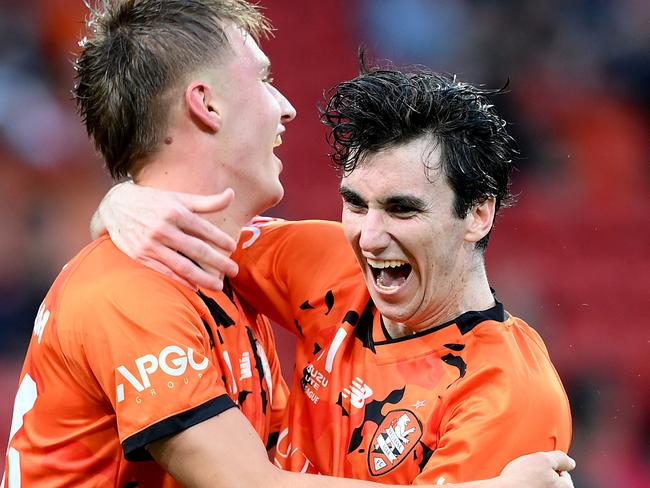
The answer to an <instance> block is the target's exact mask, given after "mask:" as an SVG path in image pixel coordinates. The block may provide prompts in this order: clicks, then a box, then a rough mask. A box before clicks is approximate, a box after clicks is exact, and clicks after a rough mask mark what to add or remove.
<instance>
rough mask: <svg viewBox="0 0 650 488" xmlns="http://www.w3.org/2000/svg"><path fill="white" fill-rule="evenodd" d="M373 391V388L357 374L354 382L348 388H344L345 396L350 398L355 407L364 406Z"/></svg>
mask: <svg viewBox="0 0 650 488" xmlns="http://www.w3.org/2000/svg"><path fill="white" fill-rule="evenodd" d="M372 393H373V391H372V388H370V387H369V386H368V385H367V384H365V383H364V382H363V380H362V379H361V378H359V377H358V376H357V377H356V378H355V379H354V380H352V384H351V385H350V386H349V387H348V388H344V389H343V392H342V395H343V398H348V397H349V398H350V403H352V406H353V407H357V408H362V407H363V405H364V404H365V403H366V399H367V398H370V397H371V396H372Z"/></svg>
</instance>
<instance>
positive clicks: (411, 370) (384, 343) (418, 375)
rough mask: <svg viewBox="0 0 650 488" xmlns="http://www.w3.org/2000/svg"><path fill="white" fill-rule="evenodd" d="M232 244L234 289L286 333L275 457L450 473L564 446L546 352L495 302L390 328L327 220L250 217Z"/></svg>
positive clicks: (485, 474) (560, 407) (431, 478)
mask: <svg viewBox="0 0 650 488" xmlns="http://www.w3.org/2000/svg"><path fill="white" fill-rule="evenodd" d="M235 257H236V259H237V260H238V262H239V265H240V273H239V275H238V277H237V278H236V281H235V282H234V286H235V289H236V290H237V291H238V293H240V295H241V296H243V297H245V298H246V299H247V300H248V301H249V302H250V303H251V304H252V305H253V306H255V307H256V309H257V310H259V311H260V312H261V313H264V314H266V315H268V316H269V317H270V318H272V319H274V320H275V321H277V322H278V323H279V324H281V325H283V326H284V327H287V328H288V329H290V330H291V331H292V332H293V333H294V334H296V335H297V336H298V345H297V351H296V369H295V374H294V378H293V384H292V390H291V397H290V400H289V407H288V409H287V412H286V415H285V417H284V420H283V429H282V431H281V433H280V437H279V440H278V445H277V451H276V458H275V461H276V463H277V464H278V465H279V466H281V467H282V468H285V469H289V470H292V471H302V472H308V473H322V474H328V475H333V476H341V477H349V478H357V479H366V480H373V481H378V482H382V483H403V484H408V483H414V484H425V483H426V484H435V483H442V482H450V483H451V482H460V481H470V480H477V479H484V478H490V477H493V476H496V475H498V474H499V472H500V471H501V470H502V468H503V467H504V466H505V465H506V464H507V462H508V461H510V460H512V459H513V458H515V457H517V456H519V455H522V454H526V453H530V452H533V451H539V450H551V449H561V450H564V451H566V450H567V449H568V448H569V442H570V439H571V414H570V409H569V403H568V400H567V397H566V393H565V391H564V389H563V387H562V384H561V382H560V379H559V377H558V375H557V373H556V371H555V369H554V367H553V365H552V364H551V361H550V359H549V357H548V352H547V350H546V348H545V346H544V344H543V342H542V340H541V338H540V337H539V336H538V334H537V333H536V332H535V331H534V330H533V329H532V328H530V327H529V326H528V325H526V323H525V322H523V321H522V320H520V319H518V318H516V317H513V316H511V315H510V314H508V313H507V312H506V311H505V310H504V308H503V306H502V305H501V304H500V303H499V302H496V305H495V306H494V307H493V308H491V309H489V310H484V311H471V312H466V313H464V314H462V315H460V316H459V317H457V318H456V319H454V320H451V321H449V322H447V323H444V324H440V325H438V326H437V327H434V328H431V329H428V330H426V331H423V332H420V333H418V334H415V335H412V336H408V337H402V338H398V339H391V338H390V337H389V336H388V334H387V332H386V331H385V329H384V327H383V324H382V319H381V315H380V314H379V313H378V312H377V310H376V308H375V306H374V305H373V303H372V301H371V299H370V296H369V293H368V291H367V288H366V285H365V281H364V277H363V275H362V274H361V271H360V268H359V265H358V263H357V262H356V259H355V257H354V255H353V253H352V250H351V248H350V246H349V245H348V243H347V242H346V240H345V237H344V234H343V232H342V229H341V226H340V224H338V223H332V222H318V221H305V222H281V221H274V220H272V219H264V218H260V219H257V220H256V221H255V222H254V225H252V226H251V227H247V228H245V229H244V231H243V233H242V236H241V239H240V249H239V250H238V251H237V253H236V255H235Z"/></svg>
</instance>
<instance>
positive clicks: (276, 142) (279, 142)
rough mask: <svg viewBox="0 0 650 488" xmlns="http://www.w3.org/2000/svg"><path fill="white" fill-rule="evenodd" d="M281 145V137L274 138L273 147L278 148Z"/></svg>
mask: <svg viewBox="0 0 650 488" xmlns="http://www.w3.org/2000/svg"><path fill="white" fill-rule="evenodd" d="M281 145H282V136H281V135H280V134H278V135H277V136H275V142H274V143H273V147H278V146H281Z"/></svg>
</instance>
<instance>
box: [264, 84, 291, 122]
mask: <svg viewBox="0 0 650 488" xmlns="http://www.w3.org/2000/svg"><path fill="white" fill-rule="evenodd" d="M270 87H271V89H272V90H273V92H274V94H275V98H276V99H277V100H278V103H279V104H280V121H281V122H282V123H283V124H286V123H288V122H291V121H292V120H293V119H295V118H296V109H295V108H294V107H293V105H291V102H290V101H289V100H288V99H287V97H285V96H284V95H283V94H282V92H281V91H280V90H278V89H277V88H276V87H274V86H273V85H270Z"/></svg>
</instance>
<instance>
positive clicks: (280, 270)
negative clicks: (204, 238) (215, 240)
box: [233, 218, 356, 334]
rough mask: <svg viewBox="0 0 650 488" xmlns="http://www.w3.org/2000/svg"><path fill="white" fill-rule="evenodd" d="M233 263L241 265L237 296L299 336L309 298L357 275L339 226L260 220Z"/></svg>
mask: <svg viewBox="0 0 650 488" xmlns="http://www.w3.org/2000/svg"><path fill="white" fill-rule="evenodd" d="M233 258H234V259H235V261H237V263H238V264H239V274H238V275H237V276H236V277H235V279H234V280H233V286H234V287H235V289H236V291H237V293H238V294H239V295H240V296H242V297H244V298H245V300H246V301H247V302H249V303H250V304H252V305H253V306H254V307H255V308H256V309H257V310H259V311H260V312H261V313H263V314H265V315H267V316H268V317H270V318H271V319H272V320H274V321H275V322H276V323H278V324H279V325H281V326H283V327H285V328H286V329H288V330H289V331H290V332H292V333H293V334H297V333H298V332H297V328H296V326H295V322H294V321H295V315H296V312H297V311H298V310H299V309H300V306H301V305H302V304H303V303H305V301H306V300H307V298H308V297H310V296H312V295H316V294H320V293H321V291H322V287H323V285H322V283H324V282H325V283H327V282H330V283H331V282H336V280H337V277H339V276H342V273H349V272H350V269H355V270H356V267H355V266H356V260H355V258H354V255H353V253H352V250H351V248H350V246H349V245H348V244H347V241H346V239H345V236H344V234H343V229H342V227H341V224H340V223H338V222H327V221H317V220H307V221H300V222H285V221H282V220H277V219H267V218H258V219H256V220H254V221H253V222H252V223H251V225H249V226H248V227H245V228H244V229H243V231H242V234H241V237H240V240H239V245H238V248H237V251H236V252H235V254H234V255H233ZM350 264H352V266H350ZM304 332H307V331H304Z"/></svg>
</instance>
